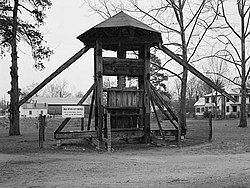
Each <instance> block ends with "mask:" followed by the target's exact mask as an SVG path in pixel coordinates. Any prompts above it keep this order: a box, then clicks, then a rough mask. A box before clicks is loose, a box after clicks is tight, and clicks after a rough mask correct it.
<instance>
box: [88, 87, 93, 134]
mask: <svg viewBox="0 0 250 188" xmlns="http://www.w3.org/2000/svg"><path fill="white" fill-rule="evenodd" d="M94 102H95V89H94V91H93V94H92V99H91V104H90V109H89V119H88V127H87V130H90V125H91V119H92V113H93V108H94Z"/></svg>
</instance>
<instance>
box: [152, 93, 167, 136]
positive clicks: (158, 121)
mask: <svg viewBox="0 0 250 188" xmlns="http://www.w3.org/2000/svg"><path fill="white" fill-rule="evenodd" d="M151 104H152V107H153V110H154V113H155V118H156V120H157V125H158V128H159V130H160V133H161V137H162V138H163V140H165V135H164V133H163V131H162V127H161V123H160V120H159V117H158V114H157V112H156V109H155V104H154V101H153V99H152V98H151Z"/></svg>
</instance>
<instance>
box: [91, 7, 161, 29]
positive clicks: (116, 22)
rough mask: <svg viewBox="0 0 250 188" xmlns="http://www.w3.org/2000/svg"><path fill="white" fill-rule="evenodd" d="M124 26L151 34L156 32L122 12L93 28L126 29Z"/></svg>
mask: <svg viewBox="0 0 250 188" xmlns="http://www.w3.org/2000/svg"><path fill="white" fill-rule="evenodd" d="M126 26H131V27H137V28H141V29H145V30H149V31H153V32H157V33H159V32H158V31H156V30H155V29H153V28H152V27H149V26H148V25H146V24H144V23H142V22H140V21H139V20H137V19H135V18H133V17H131V16H129V15H127V14H125V13H124V12H123V11H121V12H119V13H118V14H116V15H114V16H112V17H110V18H109V19H107V20H104V21H103V22H101V23H99V24H97V25H96V26H94V28H104V27H126Z"/></svg>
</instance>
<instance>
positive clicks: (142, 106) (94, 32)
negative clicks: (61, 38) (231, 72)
mask: <svg viewBox="0 0 250 188" xmlns="http://www.w3.org/2000/svg"><path fill="white" fill-rule="evenodd" d="M77 38H78V39H79V40H80V41H82V42H83V43H84V45H85V47H84V48H83V49H81V50H80V51H79V52H77V53H76V54H75V55H74V56H73V57H72V58H70V59H69V60H68V61H66V62H65V63H64V64H63V65H62V66H60V67H59V68H58V69H57V70H56V71H55V72H54V73H52V74H51V75H50V76H49V77H48V78H46V79H45V80H44V81H43V82H42V83H41V84H39V85H38V86H37V87H36V88H35V89H34V90H33V91H31V92H30V93H29V94H28V95H27V96H26V97H24V98H23V99H22V100H21V101H20V102H19V106H20V105H22V104H23V103H24V102H26V101H27V100H28V99H29V98H30V97H32V96H33V95H34V94H35V93H37V92H38V91H39V90H40V89H41V88H42V87H44V86H45V85H46V84H48V83H49V82H50V81H51V80H52V79H53V78H55V77H56V76H57V75H59V74H60V73H61V72H62V71H63V70H65V69H66V68H68V67H69V66H70V65H71V64H73V63H74V62H75V61H76V60H77V59H79V58H80V57H81V56H82V55H83V54H84V53H86V52H87V51H88V50H89V49H90V48H94V84H93V85H92V86H91V87H90V89H89V90H88V91H87V93H86V94H85V95H84V96H83V97H82V99H81V100H80V101H79V102H78V104H77V105H81V104H82V103H83V102H84V101H85V100H86V98H87V97H88V96H89V95H90V94H91V93H92V100H91V105H90V114H89V119H88V125H87V130H81V131H77V132H74V131H70V132H65V131H63V128H64V127H65V126H66V124H67V123H68V122H69V120H70V118H66V119H65V120H64V121H63V122H62V124H61V125H60V126H59V127H58V128H57V130H56V131H55V132H54V137H55V139H56V140H59V141H60V140H62V139H70V138H74V139H75V138H90V139H91V140H92V141H93V142H94V143H96V145H97V147H98V148H100V147H101V144H102V143H103V141H105V142H107V143H108V148H109V150H110V148H111V146H110V143H111V139H112V140H115V139H129V138H135V137H136V138H138V137H141V138H143V140H144V141H145V142H146V143H148V142H149V141H150V134H151V128H150V112H151V106H152V109H153V110H154V111H156V110H155V106H157V107H158V109H160V111H162V113H163V114H164V115H165V116H166V117H167V119H169V121H170V122H171V124H172V125H173V129H172V130H163V129H162V126H161V123H160V121H159V118H158V117H157V113H155V114H156V119H157V124H158V127H159V131H158V132H159V134H160V135H161V136H162V137H163V138H165V136H168V135H173V136H176V138H177V140H178V143H180V135H181V129H180V126H179V125H178V118H177V116H176V115H175V114H174V113H173V111H172V110H171V108H170V107H169V106H168V104H167V103H166V102H165V101H164V99H163V98H162V96H161V95H160V94H159V93H158V92H157V91H156V90H155V89H154V87H153V86H152V85H151V84H150V48H151V47H154V46H156V47H158V48H159V49H161V50H162V51H163V52H164V53H166V54H167V55H169V56H170V57H171V58H173V59H174V60H175V61H177V62H178V63H179V64H181V65H182V66H184V67H186V68H187V69H188V70H189V71H191V72H192V73H193V74H195V75H196V76H198V77H199V78H200V79H202V80H203V81H205V82H206V83H207V84H208V85H210V86H211V87H213V88H214V89H216V90H217V91H219V92H221V93H222V94H223V95H224V96H226V97H227V98H229V99H230V100H232V101H234V98H233V97H231V96H230V95H229V94H227V93H226V92H225V91H223V90H221V89H220V88H218V87H217V86H216V85H215V84H214V83H213V82H212V81H211V80H209V79H208V78H206V77H205V76H204V75H202V74H201V73H200V72H199V71H197V70H196V69H195V68H194V67H192V66H191V65H188V64H185V62H183V61H182V60H181V59H180V58H179V57H178V56H176V55H175V54H174V53H173V52H171V51H170V50H169V49H167V48H166V47H164V46H162V38H161V33H159V32H158V31H156V30H154V29H153V28H151V27H149V26H148V25H145V24H143V23H142V22H140V21H138V20H136V19H134V18H132V17H130V16H129V15H127V14H125V13H124V12H120V13H118V14H116V15H115V16H113V17H111V18H109V19H107V20H105V21H104V22H101V23H100V24H98V25H96V26H95V27H93V28H91V29H90V30H88V31H86V32H85V33H83V34H81V35H80V36H78V37H77ZM104 50H111V51H114V52H116V54H117V57H104V56H103V51H104ZM129 51H130V52H131V51H133V52H135V53H136V54H137V58H127V52H129ZM103 76H115V77H117V87H116V88H104V86H103ZM126 76H127V77H136V78H137V79H138V86H137V87H136V88H129V87H126V82H125V77H126ZM104 93H106V94H107V102H106V103H104V97H103V96H104ZM93 114H94V119H95V123H94V128H93V126H92V129H91V125H92V123H91V117H92V115H93Z"/></svg>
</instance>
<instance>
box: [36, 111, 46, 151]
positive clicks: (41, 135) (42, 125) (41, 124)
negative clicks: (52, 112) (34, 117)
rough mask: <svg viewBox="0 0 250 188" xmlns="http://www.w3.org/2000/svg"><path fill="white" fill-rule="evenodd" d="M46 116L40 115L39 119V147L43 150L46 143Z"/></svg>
mask: <svg viewBox="0 0 250 188" xmlns="http://www.w3.org/2000/svg"><path fill="white" fill-rule="evenodd" d="M45 121H46V116H45V115H44V116H43V115H42V114H40V115H39V118H38V122H39V123H38V132H39V133H38V142H39V147H40V148H43V142H44V141H45V124H46V122H45Z"/></svg>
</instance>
